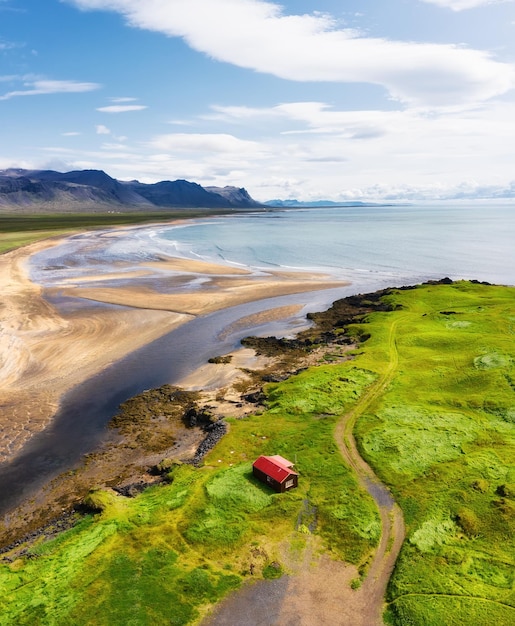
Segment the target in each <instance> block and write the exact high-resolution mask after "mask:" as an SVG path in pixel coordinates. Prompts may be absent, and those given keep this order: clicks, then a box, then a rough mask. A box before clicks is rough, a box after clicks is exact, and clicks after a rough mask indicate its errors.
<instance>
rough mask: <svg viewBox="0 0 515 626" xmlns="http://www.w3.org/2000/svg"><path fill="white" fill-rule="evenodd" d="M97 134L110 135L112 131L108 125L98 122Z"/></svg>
mask: <svg viewBox="0 0 515 626" xmlns="http://www.w3.org/2000/svg"><path fill="white" fill-rule="evenodd" d="M95 129H96V132H97V135H110V134H111V131H110V130H109V128H107V126H104V125H103V124H97V126H95Z"/></svg>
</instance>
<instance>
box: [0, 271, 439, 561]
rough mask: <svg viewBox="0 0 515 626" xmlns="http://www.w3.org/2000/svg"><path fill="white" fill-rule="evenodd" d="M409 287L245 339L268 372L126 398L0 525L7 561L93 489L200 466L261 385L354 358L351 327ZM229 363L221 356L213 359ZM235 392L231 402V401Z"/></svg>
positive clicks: (62, 525)
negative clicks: (84, 449) (87, 450)
mask: <svg viewBox="0 0 515 626" xmlns="http://www.w3.org/2000/svg"><path fill="white" fill-rule="evenodd" d="M447 281H449V279H443V280H442V281H441V282H447ZM409 288H412V287H400V288H391V289H383V290H380V291H377V292H374V293H369V294H359V295H355V296H350V297H347V298H343V299H341V300H337V301H336V302H334V303H333V305H332V306H331V307H330V308H329V309H328V310H327V311H324V312H321V313H312V314H309V315H308V318H309V319H310V320H311V322H312V326H311V327H310V328H308V329H306V330H304V331H302V332H300V333H299V334H298V335H297V336H296V337H295V338H293V339H277V338H275V337H248V338H246V339H245V340H243V341H242V343H243V344H244V345H245V346H248V347H251V348H252V350H254V351H255V352H256V353H257V354H258V355H259V354H261V355H265V356H266V357H267V358H268V359H269V364H268V366H267V367H265V368H264V369H257V370H250V369H244V371H242V372H240V375H239V377H238V378H237V380H236V381H235V382H234V383H233V384H232V386H231V388H230V389H227V388H223V389H215V390H211V392H210V393H207V394H206V393H204V392H202V391H195V392H191V391H185V390H183V389H180V388H178V387H174V386H171V385H165V386H163V387H161V388H159V389H153V390H149V391H147V392H144V393H143V394H140V395H139V396H136V397H135V398H132V399H131V400H129V401H127V402H126V403H123V404H122V405H121V407H120V412H119V413H118V414H117V415H116V416H115V417H114V418H113V420H112V423H111V427H112V429H113V431H114V433H116V437H115V441H114V442H113V441H111V442H110V443H109V444H107V445H106V446H105V447H104V448H103V449H101V450H99V451H97V452H95V453H93V454H90V455H86V457H85V459H84V461H83V463H82V464H81V466H80V467H79V468H76V469H75V470H73V471H72V472H66V473H65V474H64V475H61V476H59V477H58V478H56V479H54V480H53V481H52V482H51V484H50V485H48V486H46V487H45V488H44V489H43V490H42V491H41V493H40V494H39V498H38V501H37V502H35V501H32V502H26V503H24V504H23V505H22V506H20V507H19V508H18V509H16V510H15V511H13V512H12V513H11V514H10V516H9V517H10V525H9V527H8V528H6V527H4V528H3V529H0V546H1V545H3V546H4V547H3V548H1V549H0V554H3V555H4V557H3V558H4V559H6V558H7V559H9V558H12V555H11V554H10V553H11V552H12V551H14V552H16V553H17V554H19V555H20V554H22V553H27V551H26V552H23V550H26V548H27V545H29V546H30V545H31V544H33V543H35V542H39V541H41V540H47V539H49V538H51V537H52V536H54V534H55V533H58V532H61V530H66V529H67V528H70V527H71V526H73V524H74V523H76V521H78V520H79V519H80V517H81V514H82V512H83V511H84V507H83V502H84V498H85V497H86V495H87V494H88V493H89V492H90V491H91V489H92V487H94V488H95V489H98V488H100V489H112V490H113V491H115V492H117V493H118V494H119V495H121V496H125V497H133V496H135V495H137V494H138V493H140V492H141V491H142V490H143V489H145V488H146V487H148V486H150V485H155V484H158V483H159V482H162V481H163V480H164V477H163V475H162V473H160V472H159V471H158V470H157V469H156V468H157V467H158V465H159V464H160V463H161V462H162V461H163V459H171V460H172V462H186V463H191V464H192V465H195V466H197V467H198V466H200V465H201V464H202V459H203V457H204V456H205V455H206V454H207V453H208V452H209V451H210V450H212V449H213V447H214V446H216V444H217V443H218V441H219V440H220V439H221V438H222V437H223V435H224V434H225V432H226V431H227V423H226V422H225V421H224V419H223V417H224V416H226V415H231V416H232V415H233V414H234V415H235V416H236V417H243V416H244V415H246V414H249V413H253V412H255V411H256V409H257V408H258V407H259V405H260V404H262V403H266V393H265V392H264V386H265V385H266V383H268V382H277V381H280V380H284V379H286V378H288V377H289V376H291V375H293V374H295V373H298V372H299V371H301V370H302V369H305V368H306V367H309V366H311V365H315V364H317V363H322V362H323V363H327V362H334V361H338V360H346V359H348V358H351V357H349V356H348V352H349V350H351V349H352V348H354V347H355V346H356V343H359V342H360V341H364V340H366V338H367V334H366V328H364V325H359V326H357V327H354V328H353V330H352V332H349V329H348V327H349V325H351V324H357V323H358V322H363V321H364V318H366V315H368V314H369V313H371V312H373V311H387V310H391V308H390V307H389V305H388V304H385V303H384V302H383V301H382V298H383V296H385V295H388V294H389V293H392V292H394V291H396V290H398V289H409ZM228 360H230V359H226V358H225V357H222V358H221V359H220V360H218V361H216V360H215V363H216V362H218V363H227V362H228ZM214 367H217V365H214ZM230 392H232V393H233V395H232V396H231V398H232V399H228V398H229V396H230ZM235 393H236V398H237V399H236V400H235V399H234V394H235ZM58 512H60V513H58Z"/></svg>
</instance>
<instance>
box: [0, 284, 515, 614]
mask: <svg viewBox="0 0 515 626" xmlns="http://www.w3.org/2000/svg"><path fill="white" fill-rule="evenodd" d="M388 298H390V299H391V300H392V301H393V303H394V304H398V305H401V306H402V308H401V309H399V310H396V311H393V312H388V313H386V312H385V313H373V314H371V315H369V316H368V318H367V320H366V322H365V323H366V334H368V333H369V334H370V335H371V337H370V339H369V340H368V341H367V342H366V343H365V344H363V345H362V346H361V347H360V349H359V354H358V355H357V356H356V358H355V360H354V361H351V362H347V363H342V364H334V365H324V366H319V367H316V368H311V369H309V370H307V371H304V372H302V373H301V374H299V375H297V376H294V377H292V378H290V379H289V380H287V381H285V382H283V383H279V384H274V385H270V386H269V387H268V388H267V393H268V402H269V404H268V409H267V410H266V411H265V412H263V413H262V414H261V415H256V416H253V417H250V418H246V419H242V420H230V432H229V434H228V435H226V436H225V437H224V438H223V439H222V441H221V442H220V443H219V444H218V446H217V447H216V448H215V450H214V451H212V452H211V453H210V455H209V456H208V457H206V459H205V464H204V466H203V467H201V468H198V469H196V468H193V467H191V466H185V465H183V466H179V467H178V468H176V469H174V471H173V482H172V483H171V484H169V485H165V486H158V487H154V488H152V489H149V490H148V491H146V492H144V493H143V494H141V495H140V496H138V497H137V498H134V499H126V498H122V497H120V496H114V495H113V496H110V495H108V494H106V495H105V496H103V497H102V498H101V504H102V506H103V507H104V511H103V513H102V514H100V515H99V516H95V517H94V518H87V519H85V520H84V521H83V522H82V523H81V524H80V525H79V526H78V527H76V528H74V529H72V530H71V531H68V532H67V533H65V534H63V535H61V536H60V537H58V538H57V539H55V540H53V541H51V542H49V543H46V544H43V545H37V546H35V547H33V548H32V555H33V556H34V557H35V558H25V557H24V558H20V559H18V560H16V561H14V562H13V563H10V564H9V563H4V564H3V565H1V566H0V623H1V624H31V625H33V624H35V625H37V624H41V625H45V626H47V625H56V626H57V625H61V624H66V625H68V624H81V625H82V624H95V625H96V624H99V625H104V624H105V625H109V626H111V625H117V624H123V625H124V626H125V625H128V624H135V625H140V624H145V625H146V624H149V625H150V624H152V625H154V624H157V625H159V624H193V623H195V622H198V621H199V619H200V618H201V616H202V614H203V612H204V611H205V608H206V607H208V606H209V605H211V604H212V603H214V602H216V601H217V600H218V599H220V598H221V597H223V596H224V595H225V594H226V593H228V592H229V591H230V590H232V589H235V588H237V587H238V586H239V585H240V584H241V583H242V581H243V580H245V579H246V578H248V577H251V573H250V572H251V571H253V572H254V574H253V577H254V578H256V577H258V576H260V575H263V576H267V577H268V576H269V575H271V572H272V570H273V569H274V568H272V567H271V564H272V563H274V562H278V563H279V565H280V566H284V567H287V564H286V563H283V559H282V556H283V555H284V554H285V550H287V546H288V545H290V546H291V549H293V548H294V549H295V550H299V549H301V548H302V545H303V542H304V540H305V537H306V534H305V533H307V532H310V530H309V528H310V527H311V528H312V529H313V528H314V522H315V520H316V529H315V530H313V532H316V533H317V534H319V535H320V537H321V539H322V545H323V546H324V548H325V549H326V550H327V551H329V552H331V553H332V554H333V555H334V556H335V557H338V558H341V559H345V560H347V561H351V562H353V563H356V564H357V565H358V566H361V567H362V568H363V567H364V566H365V564H366V563H367V560H368V558H369V556H370V553H371V551H372V549H373V547H374V545H376V543H377V540H378V536H379V532H380V527H379V519H378V516H377V513H376V511H375V508H374V504H373V503H372V501H371V500H370V498H369V497H368V495H367V494H365V493H363V491H362V490H361V489H359V487H358V485H357V483H356V481H355V479H354V477H353V475H352V474H351V472H350V471H349V470H348V469H347V468H346V467H345V466H344V464H343V462H342V460H341V457H340V455H339V453H338V449H337V447H336V444H335V442H334V439H333V433H334V427H335V424H336V422H337V421H338V419H340V418H341V417H342V416H343V415H345V414H346V413H347V412H348V411H349V409H350V408H352V406H353V405H354V403H355V402H356V400H357V399H358V398H359V397H361V395H362V394H363V392H364V390H365V389H366V388H367V387H368V386H369V385H370V384H373V382H374V381H376V380H380V379H381V376H382V375H384V373H385V372H388V373H389V378H388V379H389V380H391V382H390V384H389V385H388V386H387V387H386V388H385V389H384V390H383V391H382V393H381V394H380V395H378V396H377V397H376V399H375V401H374V403H372V404H370V405H368V408H367V410H366V413H365V414H364V415H362V416H361V417H360V419H359V420H358V423H357V426H356V437H357V441H358V445H359V447H360V451H361V453H362V454H363V456H364V457H365V458H366V459H367V460H368V461H369V463H370V464H371V465H372V466H373V467H374V469H375V471H376V473H377V474H378V475H379V476H380V477H381V479H382V480H383V481H384V482H385V483H387V484H388V485H390V487H391V489H392V491H393V493H394V495H395V497H396V499H397V501H398V502H399V504H400V505H401V507H402V509H403V511H404V515H405V520H406V525H407V539H406V542H405V544H404V547H403V549H402V552H401V555H400V558H399V561H398V564H397V567H396V569H395V572H394V575H393V577H392V580H391V582H390V586H389V589H388V598H387V600H388V611H387V615H386V619H387V621H388V623H391V624H395V625H397V626H408V625H410V626H469V625H474V626H477V625H479V626H486V625H487V624H488V625H490V624H496V625H497V626H505V625H506V626H507V625H508V624H512V623H514V621H515V608H514V607H515V592H514V571H515V568H514V565H515V563H514V558H515V557H514V555H515V544H514V537H515V501H514V494H515V486H514V483H515V423H514V422H515V417H514V416H515V335H514V333H515V307H514V304H515V290H514V289H512V288H504V287H495V286H485V285H475V284H471V283H466V282H460V283H457V284H454V285H432V286H421V287H419V288H417V289H413V290H406V291H399V292H396V293H394V294H392V295H390V296H388ZM355 330H356V331H359V333H360V334H361V335H363V334H364V330H363V325H361V328H360V329H355ZM259 454H281V455H282V456H285V457H287V458H290V459H291V460H292V461H296V467H297V469H298V470H299V473H300V482H299V488H298V489H296V490H293V491H291V492H288V493H286V494H282V495H281V494H275V493H274V492H272V491H270V490H268V488H267V487H265V486H263V485H261V484H260V483H257V482H256V481H255V480H254V479H253V478H252V475H251V462H252V460H253V459H254V458H255V457H256V456H258V455H259ZM315 511H316V512H315ZM275 571H277V570H275Z"/></svg>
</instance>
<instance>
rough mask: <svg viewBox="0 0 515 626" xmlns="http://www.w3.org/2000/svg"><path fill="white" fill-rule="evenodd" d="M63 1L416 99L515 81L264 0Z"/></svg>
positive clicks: (268, 69) (280, 65) (275, 68)
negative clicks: (287, 12) (287, 11)
mask: <svg viewBox="0 0 515 626" xmlns="http://www.w3.org/2000/svg"><path fill="white" fill-rule="evenodd" d="M67 1H68V2H70V3H72V4H74V5H76V6H77V7H80V8H82V9H103V10H112V11H116V12H119V13H121V14H122V15H123V16H124V17H125V19H126V20H127V22H128V23H129V24H130V25H131V26H134V27H138V28H142V29H146V30H152V31H156V32H161V33H164V34H166V35H168V36H172V37H182V38H183V39H184V40H185V41H186V42H187V43H188V44H189V45H190V46H191V47H192V48H194V49H195V50H198V51H200V52H203V53H205V54H207V55H209V56H210V57H212V58H214V59H216V60H219V61H224V62H227V63H232V64H233V65H237V66H240V67H244V68H248V69H252V70H255V71H258V72H263V73H267V74H272V75H274V76H278V77H280V78H283V79H287V80H293V81H330V82H366V83H372V84H377V85H382V86H383V87H384V88H385V89H387V91H388V92H389V94H390V96H391V97H392V98H394V99H396V100H400V101H403V102H405V103H409V104H411V105H416V106H425V107H437V106H449V105H456V104H463V103H467V102H470V101H481V100H486V99H489V98H492V97H494V96H497V95H499V94H502V93H505V92H506V91H508V90H510V89H511V88H513V87H514V86H515V70H514V67H513V66H512V65H509V64H507V63H501V62H497V61H495V60H494V59H493V58H492V57H491V56H490V55H489V54H488V53H487V52H484V51H480V50H473V49H468V48H464V47H462V46H457V45H450V44H431V43H416V42H402V41H391V40H388V39H384V38H374V37H366V36H364V35H363V34H361V33H358V32H357V31H354V30H351V29H341V28H338V27H337V24H336V21H335V20H334V19H333V18H331V17H330V16H329V15H327V14H321V13H319V12H316V13H313V14H311V15H307V14H303V15H285V14H284V13H283V10H282V8H281V6H280V5H278V4H276V3H273V2H268V1H265V0H152V1H148V2H140V0H67ZM466 1H467V0H462V2H466ZM469 2H473V0H469ZM446 4H447V5H448V6H450V7H451V8H456V7H458V4H460V3H459V2H450V1H449V2H447V3H446Z"/></svg>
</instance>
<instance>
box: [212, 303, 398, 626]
mask: <svg viewBox="0 0 515 626" xmlns="http://www.w3.org/2000/svg"><path fill="white" fill-rule="evenodd" d="M404 318H405V316H403V315H399V314H397V315H396V316H395V318H394V319H393V320H392V323H391V326H390V332H389V339H388V363H387V366H386V368H385V371H384V373H383V374H382V375H381V376H380V377H379V378H378V379H377V380H376V381H375V382H374V383H373V384H372V385H371V386H370V387H369V388H368V389H367V391H366V392H365V393H364V395H363V396H362V397H361V398H360V399H359V400H358V401H357V403H356V405H355V406H354V407H353V409H352V410H351V411H349V412H348V413H346V414H345V415H343V416H342V417H341V418H340V420H339V421H338V423H337V425H336V428H335V433H334V435H335V439H336V442H337V444H338V448H339V450H340V452H341V454H342V456H343V458H344V460H345V461H346V463H348V465H349V466H350V467H351V469H352V470H353V471H354V473H355V475H356V477H357V479H358V481H359V483H360V484H361V485H362V486H363V487H364V488H365V489H366V490H367V491H368V492H369V493H370V495H371V496H372V498H373V499H374V501H375V502H376V505H377V508H378V510H379V514H380V518H381V540H380V542H379V545H378V547H377V550H376V552H375V554H374V556H373V559H372V561H371V563H370V566H369V569H368V572H367V576H366V579H365V580H364V582H363V584H362V585H361V587H360V588H359V589H357V590H354V589H352V588H351V581H352V579H354V578H356V576H357V575H358V573H357V569H356V568H355V566H353V565H349V564H345V563H342V562H339V561H333V560H332V559H330V558H328V557H327V556H323V557H320V556H314V545H315V544H308V548H307V550H306V552H305V554H304V555H303V559H302V563H298V564H297V567H296V568H294V569H296V573H295V574H294V575H292V576H283V577H281V578H280V579H278V580H261V581H258V582H256V583H255V584H252V585H247V586H245V587H243V588H242V589H241V590H239V591H238V592H236V593H235V594H231V596H230V597H228V598H226V599H225V600H224V601H223V602H222V603H221V604H220V605H219V606H218V607H217V608H216V610H215V611H214V612H213V614H211V615H209V616H208V617H207V618H206V619H205V620H204V621H202V626H244V625H245V626H246V625H247V624H248V625H249V626H258V625H259V626H383V619H382V614H383V610H384V606H385V593H386V587H387V585H388V581H389V579H390V576H391V574H392V571H393V568H394V565H395V561H396V560H397V557H398V555H399V551H400V549H401V546H402V543H403V541H404V537H405V530H404V519H403V515H402V511H401V509H400V508H399V507H398V505H397V504H396V503H395V501H394V499H393V497H392V495H391V493H390V491H389V490H388V489H387V487H386V486H385V485H383V484H382V483H381V481H380V480H379V479H378V478H377V476H376V475H375V474H374V472H373V471H372V468H371V467H370V466H369V465H368V464H367V463H366V462H365V461H364V460H363V459H362V458H361V456H360V454H359V452H358V449H357V446H356V440H355V438H354V435H353V430H354V426H355V424H356V421H357V419H358V418H359V417H360V416H361V415H363V413H365V412H366V411H368V410H369V409H371V407H372V405H373V404H374V402H375V401H376V400H377V399H378V398H379V397H380V396H381V394H382V393H383V392H384V390H385V389H386V388H387V387H388V385H389V384H390V383H391V381H392V380H393V377H394V375H395V373H396V371H397V368H398V363H399V355H398V351H397V343H396V336H397V327H398V326H399V324H400V323H402V321H403V319H404ZM315 551H316V549H315Z"/></svg>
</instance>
